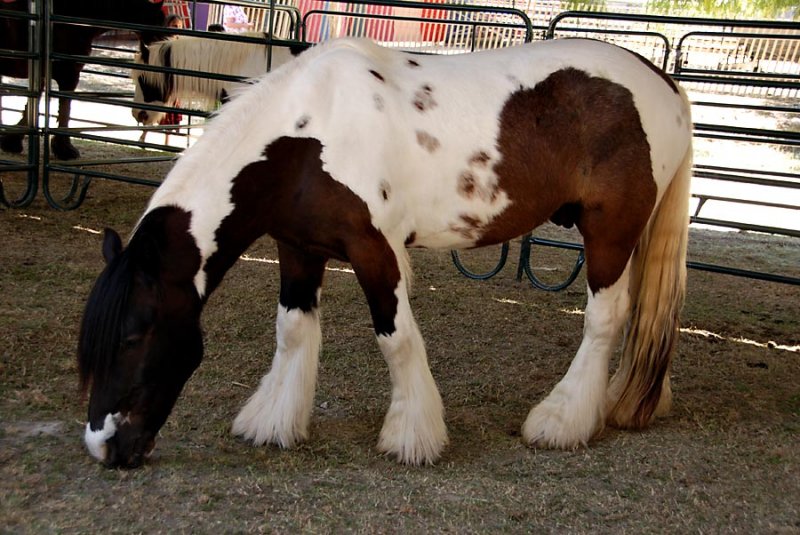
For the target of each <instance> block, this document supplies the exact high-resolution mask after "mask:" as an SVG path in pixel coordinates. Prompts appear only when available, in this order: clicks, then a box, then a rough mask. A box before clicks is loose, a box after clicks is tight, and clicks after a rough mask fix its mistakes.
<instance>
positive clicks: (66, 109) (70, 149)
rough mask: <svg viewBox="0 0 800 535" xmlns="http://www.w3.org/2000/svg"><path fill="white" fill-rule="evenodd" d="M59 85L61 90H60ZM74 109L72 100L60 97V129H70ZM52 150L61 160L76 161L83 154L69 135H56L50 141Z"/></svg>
mask: <svg viewBox="0 0 800 535" xmlns="http://www.w3.org/2000/svg"><path fill="white" fill-rule="evenodd" d="M60 87H61V86H60V84H59V88H60ZM74 89H75V88H74V87H73V88H72V89H69V90H68V91H73V90H74ZM71 107H72V99H69V98H66V97H60V98H59V99H58V127H59V128H68V127H69V114H70V109H71ZM50 148H51V149H52V151H53V154H54V155H55V157H56V158H58V159H59V160H75V159H77V158H80V156H81V153H80V151H79V150H78V149H77V148H75V145H73V144H72V141H71V140H70V137H69V135H68V134H55V135H53V139H52V140H50Z"/></svg>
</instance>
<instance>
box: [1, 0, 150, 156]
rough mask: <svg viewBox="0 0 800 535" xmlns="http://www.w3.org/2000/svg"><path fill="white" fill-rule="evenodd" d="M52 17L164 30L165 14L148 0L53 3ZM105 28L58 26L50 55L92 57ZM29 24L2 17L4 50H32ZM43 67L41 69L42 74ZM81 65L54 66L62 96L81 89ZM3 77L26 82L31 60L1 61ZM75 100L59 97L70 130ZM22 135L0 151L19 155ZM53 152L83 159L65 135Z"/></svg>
mask: <svg viewBox="0 0 800 535" xmlns="http://www.w3.org/2000/svg"><path fill="white" fill-rule="evenodd" d="M28 3H29V2H28V0H11V2H10V3H4V4H3V7H2V8H3V9H7V10H12V11H19V12H27V11H28ZM53 12H54V13H56V14H58V15H61V16H70V17H81V18H87V19H96V20H109V21H114V22H125V23H131V24H144V25H148V26H163V24H164V13H163V11H162V10H161V1H158V2H151V1H150V0H53ZM107 31H108V30H107V29H105V28H99V27H93V26H84V25H72V24H54V25H53V34H52V35H53V41H52V50H53V51H54V52H57V53H60V54H76V55H85V56H88V55H89V54H90V53H91V49H92V41H93V40H94V39H96V38H97V37H99V36H100V35H101V34H103V33H105V32H107ZM28 32H29V27H28V21H27V20H24V19H12V18H7V17H0V48H5V49H11V50H22V51H26V50H28ZM157 37H158V36H157V35H151V34H150V32H143V33H142V34H141V35H140V40H141V41H142V42H144V43H148V42H151V41H154V40H155V39H156V38H157ZM43 63H44V62H42V69H44V65H43ZM82 69H83V64H82V63H76V62H74V61H68V60H55V61H53V62H52V71H51V72H52V78H53V79H54V80H55V81H56V82H57V83H58V88H59V90H60V91H74V90H75V88H76V87H78V78H79V76H80V73H81V70H82ZM0 76H9V77H11V78H27V77H28V61H27V60H26V59H13V58H0ZM42 89H43V88H40V90H42ZM70 105H71V100H70V99H69V98H60V99H59V101H58V126H59V128H66V127H68V126H69V115H70ZM27 117H28V110H27V106H26V109H25V112H24V113H23V114H22V120H21V121H20V122H19V125H20V126H27ZM22 138H23V135H22V134H5V135H3V136H1V137H0V148H2V150H3V151H5V152H11V153H20V152H22V150H23V147H22ZM51 147H52V150H53V154H54V155H55V156H56V158H59V159H61V160H73V159H75V158H78V157H80V152H79V151H78V149H76V148H75V146H74V145H73V144H72V142H71V141H70V138H69V136H68V135H66V134H58V135H54V136H53V139H52V142H51Z"/></svg>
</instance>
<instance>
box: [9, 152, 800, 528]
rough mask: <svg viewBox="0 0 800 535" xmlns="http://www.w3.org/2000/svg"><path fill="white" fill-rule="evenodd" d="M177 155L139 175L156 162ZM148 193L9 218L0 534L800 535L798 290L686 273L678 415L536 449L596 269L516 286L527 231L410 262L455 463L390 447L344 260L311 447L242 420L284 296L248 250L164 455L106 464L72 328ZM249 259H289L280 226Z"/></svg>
mask: <svg viewBox="0 0 800 535" xmlns="http://www.w3.org/2000/svg"><path fill="white" fill-rule="evenodd" d="M82 148H83V150H84V151H85V157H92V155H93V152H92V151H93V150H95V151H102V149H97V148H93V147H92V146H91V145H84V146H83V147H82ZM94 156H97V155H96V154H95V155H94ZM167 167H168V164H161V165H151V166H149V167H147V168H140V169H139V170H138V171H135V172H140V173H142V176H145V175H147V177H149V178H159V177H160V176H161V175H163V172H164V171H165V170H166V168H167ZM5 182H6V186H13V183H12V182H13V180H11V181H9V180H5ZM150 193H151V190H150V189H148V188H145V187H141V186H131V185H127V184H121V183H115V182H109V181H102V180H98V181H96V182H95V183H94V184H93V185H92V187H91V189H90V191H89V197H88V198H87V200H86V202H85V204H84V206H83V207H82V208H81V209H80V210H78V211H74V212H67V213H60V212H57V211H55V210H52V209H49V208H46V207H45V206H44V204H43V202H42V201H41V200H37V201H36V203H35V204H34V206H32V207H30V208H28V209H25V210H3V211H0V236H1V237H2V248H1V249H0V295H2V297H1V298H0V340H2V345H0V526H2V530H3V531H10V532H44V531H55V532H88V531H92V532H101V531H118V532H143V531H144V532H175V531H198V532H222V531H225V532H228V531H231V532H262V531H267V532H295V531H298V530H300V529H303V530H307V531H311V532H340V531H362V532H407V531H409V530H425V531H433V532H436V531H457V532H486V531H496V530H502V531H509V532H564V531H568V532H613V533H626V532H633V533H642V532H672V533H687V532H690V531H691V532H704V533H705V532H726V531H740V532H744V533H797V532H800V446H799V445H800V439H799V437H800V352H798V350H799V346H800V288H798V287H792V286H787V285H780V284H774V283H764V282H757V281H752V280H746V279H741V278H735V277H730V276H724V275H714V274H709V273H702V272H698V271H690V274H689V295H688V301H687V304H686V307H685V311H684V315H683V318H684V320H683V323H684V326H685V327H686V328H687V329H688V330H687V331H685V332H684V333H683V334H682V336H681V341H680V347H679V350H678V354H677V356H676V358H675V362H674V369H673V372H674V373H673V376H674V391H675V404H674V409H673V411H672V413H671V414H670V415H669V416H668V417H666V418H664V419H661V420H659V421H658V422H657V423H656V424H655V425H653V426H652V427H651V428H650V429H648V430H647V431H644V432H640V433H629V432H620V431H617V430H613V429H608V430H606V431H605V432H604V433H603V434H602V435H601V436H600V437H598V438H597V439H596V440H594V441H593V442H592V443H591V444H590V445H589V447H588V448H585V449H579V450H577V451H568V452H563V451H547V450H532V449H529V448H526V447H525V446H523V445H522V444H521V442H520V438H519V428H520V425H521V424H522V422H523V420H524V418H525V416H526V414H527V412H528V410H529V409H530V407H531V406H532V405H533V404H534V403H535V402H536V401H537V400H539V399H541V398H542V397H543V396H545V395H546V393H547V392H548V391H549V389H550V388H551V387H552V386H553V385H554V384H555V383H556V382H557V381H558V379H559V378H560V377H561V375H562V374H563V373H564V372H565V371H566V369H567V367H568V365H569V362H570V360H571V358H572V356H573V354H574V352H575V350H576V349H577V346H578V343H579V341H580V334H581V323H582V317H581V315H580V314H579V313H577V311H580V310H581V309H582V307H583V305H584V302H585V295H584V291H583V287H584V282H583V278H582V277H581V278H579V279H578V281H577V282H576V283H575V284H574V285H573V286H572V287H570V288H569V289H568V290H566V291H564V292H560V293H555V294H550V293H544V292H540V291H537V290H534V289H532V288H530V286H529V284H528V283H526V282H522V283H520V282H517V281H516V280H515V278H514V274H515V271H516V267H517V261H516V257H515V255H516V254H517V251H518V246H517V245H516V244H515V245H514V246H512V253H511V258H510V260H509V264H508V265H507V266H506V268H505V269H504V271H502V272H501V273H500V274H499V275H498V276H496V277H494V278H493V279H491V280H489V281H487V282H482V283H479V282H474V281H469V280H467V279H465V278H464V277H462V276H461V275H460V274H458V273H457V272H456V270H455V269H454V267H453V265H452V262H451V260H450V256H449V254H447V253H446V252H430V251H414V252H413V254H412V259H413V262H414V264H415V266H416V282H415V288H414V291H413V302H412V305H413V307H414V310H415V312H416V314H417V318H418V319H419V323H420V327H421V329H422V332H423V335H424V336H425V338H426V341H427V346H428V351H429V357H430V361H431V366H432V369H433V373H434V376H435V377H436V379H437V382H438V384H439V386H440V389H441V392H442V395H443V398H444V403H445V407H446V411H447V414H446V420H447V425H448V428H449V432H450V441H451V444H450V446H449V447H448V448H447V450H446V451H445V454H444V457H443V459H442V460H441V462H440V463H439V464H438V465H436V466H434V467H424V468H408V467H404V466H398V465H396V464H394V463H393V462H391V461H389V460H387V459H385V458H384V457H382V456H381V455H379V454H377V453H376V451H375V449H374V446H375V443H376V441H377V436H378V432H379V430H380V426H381V423H382V419H383V415H384V411H385V410H386V408H387V407H388V402H389V377H388V373H387V369H386V366H385V365H384V363H383V361H382V357H381V356H380V353H379V351H378V349H377V345H376V344H375V341H374V338H373V335H372V329H371V325H370V320H369V314H368V310H367V307H366V303H365V301H364V298H363V296H362V294H361V293H360V290H359V288H358V286H357V283H356V281H355V278H354V276H353V275H352V274H350V273H347V272H344V271H330V272H329V273H328V274H327V281H326V287H325V290H324V293H323V334H324V340H323V352H322V356H321V366H320V373H319V386H318V390H317V396H316V399H315V410H314V415H313V418H312V424H311V438H310V440H309V441H308V442H307V443H306V444H304V445H302V446H300V447H298V448H297V449H294V450H289V451H281V450H278V449H276V448H272V447H262V448H254V447H252V446H250V445H248V444H247V443H245V442H243V441H241V440H239V439H237V438H235V437H233V436H231V435H230V433H229V426H230V422H231V421H232V419H233V417H234V416H235V415H236V412H237V410H238V408H239V407H240V406H241V405H242V404H243V403H244V401H245V400H246V399H247V397H248V396H249V395H250V393H251V391H252V389H253V388H254V387H255V385H256V384H257V383H258V380H259V378H260V376H261V375H262V374H263V373H264V372H265V371H266V369H267V367H268V365H269V362H270V359H271V354H272V351H273V349H274V325H273V322H274V315H275V308H276V306H275V305H276V299H277V290H278V274H277V266H276V265H274V264H271V263H265V262H257V261H240V262H239V263H238V264H237V265H236V266H235V267H234V268H233V269H232V270H231V272H230V273H229V275H228V277H227V279H226V281H225V283H224V284H223V285H222V287H221V288H220V289H219V290H218V291H217V293H216V294H215V295H214V296H213V298H212V299H211V300H210V302H209V305H208V307H207V310H206V312H205V314H204V328H205V331H206V357H205V361H204V363H203V365H202V366H201V367H200V369H199V370H198V372H197V373H196V374H195V376H194V377H193V378H192V379H191V381H190V382H189V384H188V386H187V388H186V390H185V392H184V393H183V395H182V397H181V399H180V400H179V402H178V404H177V406H176V408H175V410H174V412H173V414H172V416H171V417H170V420H169V421H168V423H167V424H166V425H165V427H164V428H163V430H162V432H161V437H160V439H159V443H158V447H157V450H156V455H155V458H154V460H153V461H152V462H150V463H149V464H147V465H146V466H145V467H143V468H142V469H140V470H136V471H129V472H127V471H111V470H106V469H104V468H103V467H101V466H100V465H98V464H97V463H96V462H94V461H93V460H92V459H90V457H89V455H88V454H87V453H86V451H85V449H84V447H83V444H82V437H81V435H82V431H83V426H84V422H85V410H86V404H85V400H83V399H82V398H81V396H80V395H79V394H78V392H77V374H76V368H75V348H76V335H77V329H78V324H79V321H80V315H81V312H82V307H83V303H84V299H85V298H86V296H87V294H88V291H89V288H90V286H91V284H92V283H93V281H94V278H95V277H96V275H97V274H98V273H99V271H100V270H101V268H102V258H101V255H100V236H99V235H98V234H97V231H99V230H101V229H102V228H103V227H105V226H113V227H115V228H117V229H118V230H120V231H121V232H122V233H123V234H126V233H128V232H130V230H131V229H132V227H133V225H134V223H135V221H136V219H137V218H138V216H139V214H140V213H141V211H142V209H143V208H144V204H145V203H146V200H147V198H148V196H149V195H150ZM542 233H543V234H544V235H547V236H559V237H562V236H563V233H561V232H558V231H556V230H554V229H545V230H543V232H542ZM691 247H692V254H691V256H692V259H694V260H702V261H712V262H719V263H725V264H733V265H737V266H739V267H745V268H749V269H754V268H765V269H769V270H771V271H775V272H781V273H784V274H789V275H792V276H795V277H797V276H800V243H798V242H797V240H788V239H778V238H770V237H766V236H760V235H754V234H731V233H714V232H708V231H693V232H692V237H691ZM496 254H497V251H496V250H495V249H489V250H486V251H480V252H470V253H468V254H467V255H465V256H464V260H465V262H468V263H470V265H475V266H477V265H487V264H489V263H491V260H492V258H493V257H492V255H496ZM248 255H249V256H250V257H251V258H256V259H273V258H275V257H276V255H275V249H274V246H273V244H272V243H271V241H270V240H268V239H262V240H260V241H259V242H257V243H256V244H255V245H254V246H253V247H252V248H251V250H250V251H249V252H248ZM571 258H572V254H571V253H567V252H564V251H558V250H547V249H545V250H538V249H537V250H536V252H535V257H534V260H533V264H534V265H535V266H536V268H537V270H538V271H537V272H539V273H541V274H542V276H544V277H552V278H554V279H555V278H557V275H558V273H557V272H560V271H563V270H565V269H567V267H568V266H569V263H570V261H571ZM333 267H340V266H333ZM554 270H556V271H557V272H554Z"/></svg>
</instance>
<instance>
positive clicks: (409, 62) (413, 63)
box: [406, 59, 419, 68]
mask: <svg viewBox="0 0 800 535" xmlns="http://www.w3.org/2000/svg"><path fill="white" fill-rule="evenodd" d="M406 65H408V66H409V67H411V68H417V67H419V63H418V62H417V61H415V60H413V59H409V60H407V61H406Z"/></svg>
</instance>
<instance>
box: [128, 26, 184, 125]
mask: <svg viewBox="0 0 800 535" xmlns="http://www.w3.org/2000/svg"><path fill="white" fill-rule="evenodd" d="M168 53H169V43H166V42H159V43H154V44H153V45H151V46H141V47H140V51H139V53H138V54H137V55H136V64H138V65H156V66H161V67H163V66H164V61H163V55H164V54H168ZM131 78H133V85H134V87H135V89H134V95H133V102H134V103H136V104H152V105H154V106H171V105H173V104H174V99H173V98H172V96H171V93H172V80H173V76H172V74H170V73H166V72H153V71H143V70H139V69H136V68H133V69H131ZM131 114H132V115H133V118H134V119H135V120H136V122H138V123H141V124H144V125H153V124H158V123H159V121H161V119H163V118H164V115H165V113H164V112H162V111H155V110H142V109H139V108H131Z"/></svg>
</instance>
